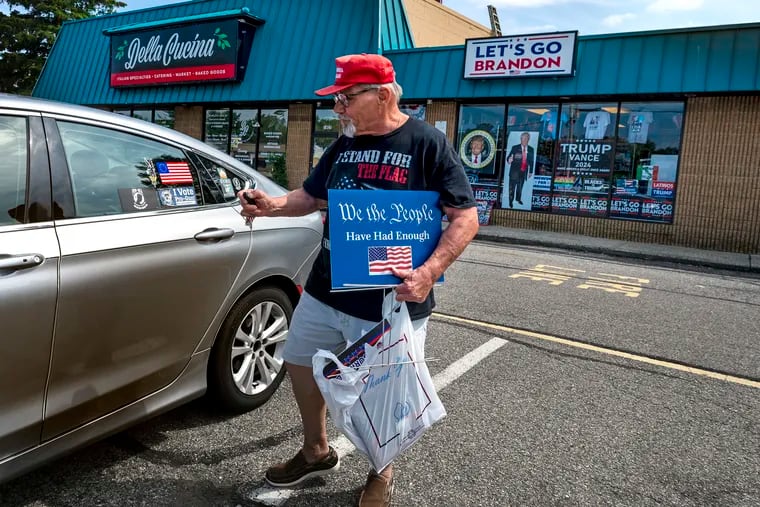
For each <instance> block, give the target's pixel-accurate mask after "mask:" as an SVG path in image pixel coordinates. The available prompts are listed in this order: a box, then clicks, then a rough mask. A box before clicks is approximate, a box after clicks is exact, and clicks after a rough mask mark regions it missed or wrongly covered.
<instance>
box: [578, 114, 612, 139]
mask: <svg viewBox="0 0 760 507" xmlns="http://www.w3.org/2000/svg"><path fill="white" fill-rule="evenodd" d="M609 124H610V113H608V112H607V111H604V110H602V111H592V112H590V113H588V114H587V115H586V119H585V120H583V126H584V127H586V139H604V133H605V132H606V131H607V125H609Z"/></svg>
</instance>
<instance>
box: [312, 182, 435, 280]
mask: <svg viewBox="0 0 760 507" xmlns="http://www.w3.org/2000/svg"><path fill="white" fill-rule="evenodd" d="M439 199H440V196H439V195H438V192H431V191H413V190H329V191H328V200H327V202H328V211H329V213H330V265H331V270H332V271H331V275H332V290H347V289H353V290H356V289H370V288H375V287H392V286H395V285H398V284H399V283H401V280H400V279H399V278H397V277H396V276H394V275H393V270H392V269H393V268H396V269H400V270H410V269H414V268H417V267H419V266H420V265H422V264H423V263H424V262H425V261H426V260H427V258H428V257H430V254H432V253H433V250H435V247H436V245H438V240H439V239H440V237H441V209H440V207H439ZM442 281H443V277H441V279H440V280H439V283H440V282H442Z"/></svg>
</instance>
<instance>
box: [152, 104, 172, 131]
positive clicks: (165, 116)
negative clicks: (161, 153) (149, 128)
mask: <svg viewBox="0 0 760 507" xmlns="http://www.w3.org/2000/svg"><path fill="white" fill-rule="evenodd" d="M153 123H155V124H157V125H161V126H162V127H166V128H169V129H174V109H156V110H155V111H153Z"/></svg>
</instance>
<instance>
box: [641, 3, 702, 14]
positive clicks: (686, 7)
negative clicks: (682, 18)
mask: <svg viewBox="0 0 760 507" xmlns="http://www.w3.org/2000/svg"><path fill="white" fill-rule="evenodd" d="M702 3H703V2H702V0H655V1H654V2H652V3H650V4H649V5H647V10H648V11H649V12H671V11H695V10H698V9H701V8H702Z"/></svg>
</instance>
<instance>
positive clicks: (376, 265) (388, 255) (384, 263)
mask: <svg viewBox="0 0 760 507" xmlns="http://www.w3.org/2000/svg"><path fill="white" fill-rule="evenodd" d="M367 254H368V257H369V274H370V275H392V274H393V271H391V268H396V269H412V247H411V246H371V247H369V248H368V252H367Z"/></svg>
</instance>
